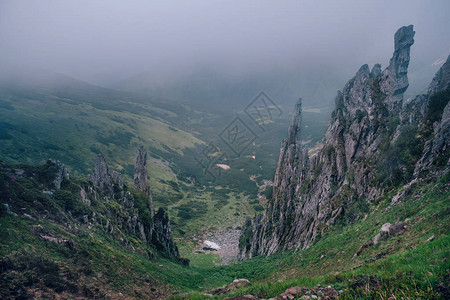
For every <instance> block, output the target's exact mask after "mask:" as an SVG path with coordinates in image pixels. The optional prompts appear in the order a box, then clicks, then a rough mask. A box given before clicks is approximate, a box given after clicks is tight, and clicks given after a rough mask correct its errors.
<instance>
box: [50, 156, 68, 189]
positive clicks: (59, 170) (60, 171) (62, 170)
mask: <svg viewBox="0 0 450 300" xmlns="http://www.w3.org/2000/svg"><path fill="white" fill-rule="evenodd" d="M50 161H51V162H52V163H53V165H54V166H55V169H56V171H55V179H54V180H53V184H54V185H55V188H56V189H57V190H59V189H60V188H61V183H62V182H63V180H64V178H66V179H69V172H68V171H67V168H66V167H65V166H64V164H63V163H62V162H60V161H58V160H50Z"/></svg>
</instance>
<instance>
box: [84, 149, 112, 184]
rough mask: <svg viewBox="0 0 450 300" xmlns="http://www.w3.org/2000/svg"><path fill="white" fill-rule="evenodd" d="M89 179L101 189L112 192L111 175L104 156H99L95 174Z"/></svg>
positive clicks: (96, 161) (96, 160)
mask: <svg viewBox="0 0 450 300" xmlns="http://www.w3.org/2000/svg"><path fill="white" fill-rule="evenodd" d="M89 179H90V180H91V181H92V182H93V183H94V185H96V186H98V187H99V188H101V189H107V190H110V191H111V192H112V185H111V175H110V174H109V169H108V165H107V164H106V159H105V157H104V156H103V154H101V153H100V154H98V155H97V158H96V159H95V167H94V173H93V174H92V175H90V176H89Z"/></svg>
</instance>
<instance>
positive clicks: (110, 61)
mask: <svg viewBox="0 0 450 300" xmlns="http://www.w3.org/2000/svg"><path fill="white" fill-rule="evenodd" d="M449 15H450V1H448V0H442V1H415V0H414V1H411V0H409V1H391V0H389V1H388V0H385V1H370V2H369V1H361V0H354V1H336V0H329V1H262V0H258V1H242V0H240V1H211V0H205V1H187V0H185V1H161V2H154V1H111V0H108V1H80V0H77V1H61V0H55V1H46V0H41V1H20V0H11V1H6V0H0V57H1V58H0V59H2V60H7V61H10V62H14V63H17V62H19V63H22V64H27V65H28V64H29V65H33V66H36V67H41V68H46V69H50V70H54V71H58V72H62V73H65V74H68V75H70V76H73V77H76V78H79V79H84V80H88V81H91V82H97V83H99V82H108V81H111V82H112V81H114V80H119V79H121V78H126V77H129V76H132V75H135V74H137V73H140V72H150V73H152V74H154V75H155V78H157V77H158V76H162V77H164V76H166V77H167V76H168V77H170V76H175V75H177V74H178V75H179V74H186V73H189V72H190V71H191V70H193V69H195V68H198V67H205V66H206V67H213V68H217V69H219V70H224V71H226V72H231V73H233V72H245V71H248V70H265V69H270V68H273V67H282V68H290V67H292V66H295V67H298V66H299V65H300V66H301V65H302V64H304V65H317V67H321V68H323V67H332V68H340V67H343V68H348V67H350V68H352V69H355V71H356V69H357V68H358V67H359V66H360V65H361V64H363V63H369V64H373V63H375V62H380V63H382V65H383V66H384V67H385V66H386V65H387V63H388V60H389V58H390V56H391V55H392V51H393V35H394V33H395V31H396V30H397V29H398V28H399V27H401V26H403V25H409V24H413V25H414V30H415V31H416V37H415V40H416V43H415V45H414V46H413V49H412V67H414V66H415V67H416V68H419V67H420V66H421V65H423V64H425V65H427V64H431V63H433V62H434V61H435V60H437V59H441V58H444V57H446V55H448V53H449V51H450V39H449V37H450V22H449ZM414 64H415V65H414Z"/></svg>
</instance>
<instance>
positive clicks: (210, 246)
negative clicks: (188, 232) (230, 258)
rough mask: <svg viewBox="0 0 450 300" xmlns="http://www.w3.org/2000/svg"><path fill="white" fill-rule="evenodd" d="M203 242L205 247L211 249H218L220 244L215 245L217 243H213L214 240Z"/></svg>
mask: <svg viewBox="0 0 450 300" xmlns="http://www.w3.org/2000/svg"><path fill="white" fill-rule="evenodd" d="M203 243H204V244H205V245H206V246H207V247H209V248H212V249H215V250H219V249H220V246H219V245H217V244H216V243H214V242H211V241H204V242H203Z"/></svg>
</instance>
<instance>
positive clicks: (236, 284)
mask: <svg viewBox="0 0 450 300" xmlns="http://www.w3.org/2000/svg"><path fill="white" fill-rule="evenodd" d="M249 285H250V281H249V280H247V279H235V280H233V282H232V283H230V284H229V285H227V286H226V287H222V288H218V289H216V290H214V291H212V292H211V294H212V295H223V294H226V293H229V292H231V291H235V290H238V289H240V288H243V287H246V286H249ZM238 299H248V298H238ZM250 299H257V298H250Z"/></svg>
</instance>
